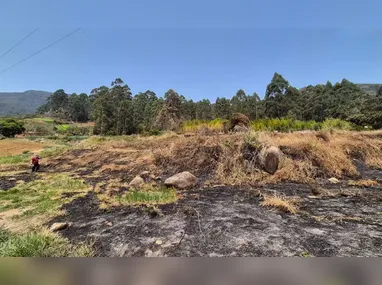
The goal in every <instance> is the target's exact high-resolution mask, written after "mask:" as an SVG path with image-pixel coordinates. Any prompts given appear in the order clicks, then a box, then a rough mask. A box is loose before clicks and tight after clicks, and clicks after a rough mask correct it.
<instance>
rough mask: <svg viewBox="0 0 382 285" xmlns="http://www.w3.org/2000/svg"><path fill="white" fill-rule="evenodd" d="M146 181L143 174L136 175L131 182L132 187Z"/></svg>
mask: <svg viewBox="0 0 382 285" xmlns="http://www.w3.org/2000/svg"><path fill="white" fill-rule="evenodd" d="M144 183H145V180H143V178H142V177H141V176H135V178H134V179H133V180H131V182H130V183H129V186H130V187H133V188H137V187H139V186H141V185H142V184H144Z"/></svg>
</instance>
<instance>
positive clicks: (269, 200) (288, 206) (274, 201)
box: [260, 195, 297, 214]
mask: <svg viewBox="0 0 382 285" xmlns="http://www.w3.org/2000/svg"><path fill="white" fill-rule="evenodd" d="M260 206H263V207H271V208H274V209H277V210H279V211H282V212H284V213H290V214H296V213H297V201H296V200H293V199H288V198H286V197H281V196H277V195H274V196H264V201H263V202H261V203H260Z"/></svg>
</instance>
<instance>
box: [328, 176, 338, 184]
mask: <svg viewBox="0 0 382 285" xmlns="http://www.w3.org/2000/svg"><path fill="white" fill-rule="evenodd" d="M328 180H329V182H330V183H332V184H338V183H340V181H339V180H338V179H337V178H335V177H332V178H329V179H328Z"/></svg>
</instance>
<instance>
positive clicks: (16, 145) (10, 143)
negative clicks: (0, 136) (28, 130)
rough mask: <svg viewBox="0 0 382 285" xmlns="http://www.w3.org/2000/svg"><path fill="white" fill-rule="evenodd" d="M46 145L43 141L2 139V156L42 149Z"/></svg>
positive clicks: (0, 150) (0, 153) (0, 147)
mask: <svg viewBox="0 0 382 285" xmlns="http://www.w3.org/2000/svg"><path fill="white" fill-rule="evenodd" d="M45 146H46V144H44V143H41V142H33V141H29V140H24V139H5V140H0V156H10V155H17V154H22V153H23V152H27V151H29V152H35V151H40V150H41V149H43V148H44V147H45Z"/></svg>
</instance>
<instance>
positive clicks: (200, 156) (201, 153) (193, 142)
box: [153, 136, 222, 174]
mask: <svg viewBox="0 0 382 285" xmlns="http://www.w3.org/2000/svg"><path fill="white" fill-rule="evenodd" d="M153 154H154V163H155V165H156V166H157V167H160V168H161V169H162V170H165V171H168V172H171V173H176V172H181V171H191V172H194V173H200V174H202V173H204V174H206V173H209V172H210V171H212V170H214V169H215V168H216V166H217V163H218V161H219V159H220V157H221V154H222V146H221V141H220V140H219V138H218V137H216V136H213V137H208V136H200V137H191V138H189V139H185V138H183V139H182V140H178V141H176V142H173V143H172V144H171V145H170V146H169V147H161V148H158V149H156V150H154V151H153Z"/></svg>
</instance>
